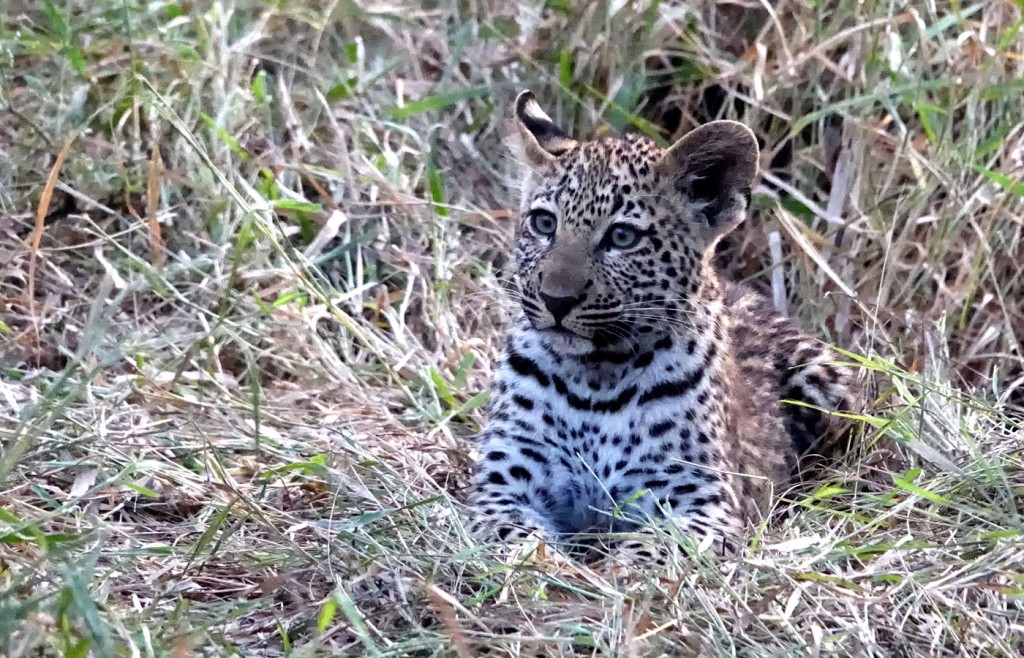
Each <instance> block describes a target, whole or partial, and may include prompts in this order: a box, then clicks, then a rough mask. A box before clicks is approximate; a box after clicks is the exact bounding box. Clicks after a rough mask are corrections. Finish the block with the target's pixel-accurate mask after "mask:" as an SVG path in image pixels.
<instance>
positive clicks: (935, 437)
mask: <svg viewBox="0 0 1024 658" xmlns="http://www.w3.org/2000/svg"><path fill="white" fill-rule="evenodd" d="M769 9H770V11H769ZM1022 9H1024V7H1022V5H1021V3H1020V2H1019V0H994V1H992V2H983V3H977V4H969V5H965V4H961V3H946V2H937V3H902V2H892V3H881V2H875V1H874V0H866V1H854V0H828V1H822V2H816V3H815V2H779V3H756V2H750V3H745V2H711V1H709V2H700V3H687V4H677V3H665V2H662V3H657V2H634V3H625V2H612V3H608V2H602V3H569V2H555V1H551V2H547V3H546V4H542V3H539V2H529V3H523V4H514V3H502V2H470V1H466V2H458V3H436V4H435V3H423V4H421V3H407V4H402V3H399V2H393V3H388V2H379V3H369V2H331V3H319V2H313V1H312V0H307V1H305V2H295V3H283V2H276V3H269V2H268V3H263V2H255V0H235V1H234V2H219V3H207V2H173V1H161V0H158V1H156V2H148V3H130V2H115V1H114V0H94V1H93V2H81V1H79V0H43V1H41V2H26V1H24V0H9V2H8V4H7V5H6V11H5V13H4V14H3V15H2V16H0V272H2V280H0V364H2V368H3V370H2V372H0V444H2V452H0V654H2V655H5V656H11V657H22V656H86V655H92V656H112V655H117V656H129V655H131V656H173V657H175V658H178V657H183V656H191V655H195V656H199V655H203V656H221V655H243V656H285V655H287V656H329V655H330V656H336V655H356V654H366V655H458V656H469V655H476V654H478V653H479V652H480V651H481V649H482V648H484V647H488V648H490V649H491V650H492V651H494V652H495V653H497V654H499V655H501V654H504V655H562V654H573V655H583V654H590V655H629V656H632V655H660V654H667V655H707V656H718V655H743V656H782V655H793V656H804V655H848V656H954V655H955V656H1019V655H1021V652H1022V651H1024V639H1022V636H1024V614H1022V609H1024V573H1022V571H1024V569H1022V567H1021V564H1022V562H1024V536H1022V532H1024V519H1022V511H1021V510H1022V509H1024V463H1022V462H1024V452H1022V451H1024V432H1022V430H1021V427H1020V418H1021V416H1020V414H1019V403H1020V402H1021V398H1022V391H1024V388H1022V387H1021V386H1020V384H1021V382H1020V380H1021V378H1022V372H1024V371H1022V369H1021V362H1022V356H1024V353H1022V350H1021V344H1020V338H1019V337H1020V336H1022V335H1024V318H1022V313H1021V311H1022V309H1021V304H1022V299H1024V269H1022V265H1021V263H1022V262H1024V244H1022V241H1021V239H1020V238H1021V232H1022V230H1024V221H1022V217H1024V183H1022V182H1021V181H1022V175H1024V110H1022V105H1021V101H1020V99H1021V97H1022V94H1024V82H1022V81H1024V27H1022V26H1024V23H1022ZM526 87H529V88H531V89H533V90H534V91H535V92H536V93H537V95H538V97H539V98H540V99H541V101H542V103H543V104H544V106H545V107H546V108H547V109H548V110H549V112H550V113H551V114H552V115H553V116H555V117H556V118H557V119H558V120H559V121H561V122H562V123H563V124H564V125H566V127H567V128H569V129H570V130H571V131H572V132H573V133H574V134H577V135H595V134H602V133H603V132H606V131H622V130H636V131H641V132H644V133H646V134H649V135H651V136H653V137H655V138H658V139H661V140H664V141H666V142H667V141H671V140H672V139H673V138H674V137H677V136H678V135H680V134H683V133H684V132H685V131H687V130H689V129H691V128H692V127H693V126H695V125H697V124H699V123H701V122H704V121H707V120H710V119H712V118H719V117H720V118H732V119H739V120H742V121H744V122H745V123H746V124H747V125H750V126H751V127H752V128H754V129H755V130H756V131H757V133H758V135H759V137H760V138H761V139H762V140H763V144H764V151H765V156H764V162H763V164H764V175H763V177H762V181H761V184H760V186H759V187H758V189H757V190H756V191H755V194H754V206H755V212H754V214H753V216H752V218H751V219H750V221H749V222H747V224H746V225H745V226H744V227H742V228H741V229H740V230H739V232H738V233H737V234H736V235H735V236H734V237H733V238H731V239H730V240H728V241H727V242H726V243H725V244H724V245H723V247H722V254H721V262H722V264H723V265H724V266H725V267H726V269H727V270H728V271H729V273H730V275H731V276H733V277H735V278H740V279H743V280H746V281H748V282H750V283H752V284H753V285H756V286H759V287H761V288H763V289H764V290H765V291H766V292H768V293H769V294H772V295H773V296H774V298H775V300H776V303H777V304H778V305H779V306H780V307H784V308H786V309H787V310H788V311H789V312H790V313H792V314H793V315H795V316H797V317H798V318H800V320H801V321H802V322H803V323H804V324H805V325H807V326H808V327H809V328H812V329H813V330H814V331H815V332H817V334H818V335H820V336H821V337H822V338H823V339H824V340H826V341H828V342H830V343H833V344H835V345H838V346H840V347H841V348H843V349H845V350H847V352H846V353H845V354H844V357H843V358H844V359H847V360H849V361H850V362H853V363H855V364H856V365H857V367H858V371H859V373H860V374H859V377H860V380H861V381H862V382H863V384H864V387H865V391H866V392H867V396H866V402H867V403H868V405H867V407H866V408H864V409H858V410H857V413H855V414H852V415H853V416H854V417H853V418H852V419H851V420H853V421H854V424H855V429H854V432H853V445H852V448H851V452H850V454H849V455H848V457H847V458H846V459H845V461H844V463H843V464H840V465H838V466H836V467H835V468H834V469H833V470H830V471H829V472H828V473H826V474H823V475H821V476H820V479H819V480H818V481H816V482H814V483H812V484H811V485H810V486H809V487H807V488H806V489H805V490H802V491H801V492H798V493H794V494H793V495H790V496H786V497H784V498H783V499H782V500H781V501H780V504H779V510H778V513H777V514H776V515H774V516H773V518H772V519H771V520H770V521H769V522H768V523H767V524H765V525H764V526H763V527H761V528H758V532H757V533H756V536H755V537H754V538H753V539H752V540H751V542H750V544H749V545H748V546H746V547H745V548H744V549H743V551H742V553H741V555H740V556H739V557H737V558H736V559H732V560H727V561H716V560H714V559H710V558H706V557H704V558H694V559H685V560H680V561H678V562H676V563H674V564H671V565H669V568H668V569H667V570H666V571H664V572H662V573H658V574H649V573H632V572H628V573H618V574H612V573H605V572H600V573H598V572H590V571H587V570H586V569H583V568H574V567H571V566H567V565H564V564H559V563H557V562H554V561H552V560H551V558H550V556H549V555H546V554H544V553H543V551H541V553H540V554H534V555H532V556H531V555H524V556H523V563H522V564H518V565H505V564H503V563H502V562H500V561H499V560H498V557H499V554H498V553H497V552H496V551H495V550H493V549H492V548H490V547H485V546H478V545H476V544H474V543H473V542H471V541H470V540H469V538H468V537H467V536H466V531H465V525H464V524H463V521H462V517H461V514H462V511H463V507H462V501H463V497H464V494H465V486H466V482H467V466H468V463H469V455H470V449H471V437H472V435H473V434H474V432H476V431H477V429H478V427H479V424H480V423H481V422H482V416H481V408H482V405H483V404H484V402H485V401H486V396H487V393H486V391H487V382H488V381H489V378H490V375H491V369H492V363H493V359H494V358H495V356H496V351H497V349H498V347H499V345H500V337H501V334H502V329H503V327H504V326H505V325H506V323H507V322H508V319H509V314H508V311H509V310H510V309H511V300H510V297H509V295H508V294H507V292H506V291H505V289H504V282H505V281H506V280H507V278H508V275H509V271H508V257H509V250H508V247H509V242H510V237H511V236H510V231H509V224H510V222H509V217H510V209H511V208H514V207H515V201H514V199H515V191H514V189H513V188H514V181H513V180H512V179H510V177H509V174H510V173H511V171H512V169H513V167H511V166H510V165H511V164H512V163H511V162H510V161H509V156H508V155H507V152H506V151H505V149H504V148H503V146H502V138H503V135H504V134H505V131H506V130H507V124H506V123H505V121H506V119H507V118H508V111H509V104H510V101H511V100H512V99H513V98H514V96H515V94H516V93H517V92H518V91H520V90H521V89H523V88H526Z"/></svg>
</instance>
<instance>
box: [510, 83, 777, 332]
mask: <svg viewBox="0 0 1024 658" xmlns="http://www.w3.org/2000/svg"><path fill="white" fill-rule="evenodd" d="M516 118H517V124H518V127H519V134H520V137H521V144H520V149H521V155H522V156H523V157H522V158H521V160H522V161H523V162H525V163H526V165H527V167H526V171H525V175H524V181H523V197H522V200H521V207H520V217H519V222H518V224H517V228H516V239H515V260H516V264H517V275H518V277H517V278H518V284H519V290H520V293H521V295H520V296H521V304H522V308H523V312H524V314H525V316H526V318H527V319H528V320H529V322H530V323H531V324H532V325H533V327H534V328H535V329H537V330H540V331H543V332H547V333H550V334H553V335H556V336H558V337H559V338H560V339H561V341H563V342H569V343H576V344H580V343H603V342H614V341H618V340H624V339H632V338H635V337H637V336H638V335H640V334H644V333H649V332H650V331H651V329H652V328H653V327H656V326H667V325H671V324H673V323H679V324H685V322H686V319H687V315H688V310H689V307H690V301H691V300H692V299H693V297H694V296H695V295H696V294H697V293H698V291H699V290H700V287H701V285H702V273H703V270H704V267H703V265H704V263H705V259H706V257H707V255H708V254H709V253H710V252H711V250H712V248H713V246H714V243H715V242H717V240H718V239H720V238H721V237H722V236H723V235H724V234H725V233H727V232H728V231H730V230H732V228H734V227H735V226H736V225H737V224H738V223H739V222H740V221H741V220H742V219H743V216H744V214H745V212H746V208H747V205H748V202H749V194H750V186H751V184H752V180H753V177H754V175H755V174H756V171H757V159H758V151H757V142H756V140H755V139H754V136H753V135H752V134H751V132H750V131H749V130H748V129H747V128H745V127H743V126H742V125H741V124H738V123H734V122H725V121H721V122H714V123H711V124H708V125H706V126H703V127H701V128H698V129H697V130H695V131H693V132H691V133H690V134H688V135H687V136H686V137H684V138H683V139H682V140H680V141H679V142H677V143H676V144H675V145H674V146H672V147H671V148H669V149H661V148H660V147H659V146H658V145H657V144H656V143H655V142H653V141H652V140H650V139H648V138H645V137H641V136H629V137H624V138H604V139H600V140H597V141H592V142H584V143H580V142H576V141H575V140H572V139H570V138H569V137H567V136H566V135H565V133H564V132H563V131H561V130H560V129H559V128H558V127H557V126H555V124H554V123H553V122H552V121H551V119H550V118H549V117H548V116H547V115H546V114H545V113H544V112H543V110H541V109H540V107H539V105H538V104H537V102H536V100H535V99H534V98H533V95H532V94H531V93H530V92H528V91H527V92H523V94H521V95H520V97H519V99H518V100H517V103H516Z"/></svg>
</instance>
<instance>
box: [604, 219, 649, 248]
mask: <svg viewBox="0 0 1024 658" xmlns="http://www.w3.org/2000/svg"><path fill="white" fill-rule="evenodd" d="M640 238H641V233H640V231H638V230H636V229H635V228H633V227H632V226H629V225H628V224H616V225H615V226H612V227H611V229H609V231H608V233H606V234H605V236H604V241H605V243H606V244H607V246H609V247H612V248H614V249H629V248H630V247H635V246H636V243H637V242H640Z"/></svg>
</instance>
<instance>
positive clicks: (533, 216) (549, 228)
mask: <svg viewBox="0 0 1024 658" xmlns="http://www.w3.org/2000/svg"><path fill="white" fill-rule="evenodd" d="M530 226H532V227H533V230H534V231H536V232H537V233H538V234H539V235H554V234H555V231H556V230H557V229H558V219H556V218H555V216H554V215H552V214H551V213H549V212H548V211H547V210H533V211H531V212H530Z"/></svg>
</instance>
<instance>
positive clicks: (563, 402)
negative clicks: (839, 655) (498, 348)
mask: <svg viewBox="0 0 1024 658" xmlns="http://www.w3.org/2000/svg"><path fill="white" fill-rule="evenodd" d="M511 114H512V115H513V117H512V123H514V125H515V128H514V129H513V130H511V131H510V132H511V133H512V138H511V142H512V149H513V150H512V153H513V158H512V159H513V160H515V161H516V162H517V163H518V165H519V167H520V169H521V171H520V177H519V180H520V201H519V212H518V213H515V220H514V221H515V228H514V235H513V239H514V247H513V255H514V259H513V261H514V273H513V278H514V282H513V283H514V285H513V287H512V290H513V291H514V297H515V298H516V300H517V302H518V303H517V305H516V309H515V317H514V320H510V325H511V330H510V331H509V333H508V336H507V337H506V339H505V342H504V346H503V349H502V353H501V357H500V359H499V360H498V362H497V366H496V368H495V376H494V380H493V385H492V386H491V397H490V400H489V402H488V405H487V410H486V414H487V420H486V423H485V424H484V425H483V429H482V431H481V432H480V434H479V435H478V436H477V437H476V442H475V448H476V449H475V457H474V467H473V474H472V493H471V495H470V508H471V510H472V517H471V518H472V521H471V523H470V533H471V534H472V535H473V536H474V537H477V538H478V539H481V540H486V541H495V542H514V541H519V540H526V539H531V538H532V539H534V540H536V541H540V542H543V543H544V544H547V545H550V546H555V547H558V546H577V547H579V546H583V547H585V548H586V547H589V548H590V549H593V547H594V546H595V545H596V544H595V541H594V538H595V537H597V538H601V537H614V536H615V535H616V533H636V532H640V533H641V534H643V533H648V534H649V533H653V532H655V531H656V529H657V528H658V527H663V528H664V527H668V528H669V529H674V530H675V531H678V533H680V534H681V535H682V536H686V537H691V538H693V540H694V541H698V542H699V541H703V540H708V541H712V542H715V543H716V544H717V545H733V546H735V545H736V542H739V541H741V540H742V538H743V536H744V533H745V532H746V531H748V530H749V529H750V528H751V526H753V525H755V524H757V523H760V522H761V521H762V520H764V518H765V516H766V514H768V512H769V510H770V508H771V505H772V504H773V501H774V500H775V499H776V498H777V497H778V496H779V495H781V492H782V491H784V490H785V489H786V487H787V486H790V485H791V484H792V483H794V482H795V481H797V480H798V479H799V477H800V472H801V465H802V464H804V463H806V462H807V461H808V460H809V459H811V456H812V455H815V454H818V455H820V454H822V453H823V452H824V449H823V448H821V446H823V445H827V444H829V437H830V436H831V437H832V439H833V443H834V439H835V437H836V436H837V435H838V433H839V427H838V425H839V423H838V421H837V419H838V418H841V417H842V415H843V413H844V412H847V411H849V409H850V405H851V404H852V399H853V398H852V396H853V372H852V368H851V366H850V365H849V363H844V362H843V361H842V360H841V359H840V358H839V355H838V354H837V353H836V352H835V351H834V350H833V349H832V348H831V347H830V346H829V345H827V344H826V343H824V342H823V341H821V340H818V339H816V338H814V337H812V336H811V335H809V334H807V333H805V332H804V331H803V330H802V329H801V328H800V327H799V325H798V324H797V323H796V322H795V321H794V320H792V319H791V318H789V317H787V316H785V315H782V314H780V313H779V312H778V311H776V309H775V305H774V304H773V303H772V302H771V301H770V300H769V299H768V298H767V297H766V296H764V295H763V294H762V293H760V292H758V291H755V290H754V289H753V288H750V287H749V286H745V285H742V284H739V283H734V282H730V281H726V280H723V277H721V276H720V275H719V274H718V272H717V270H716V267H715V264H714V261H713V257H714V254H715V248H716V245H717V244H718V242H719V241H720V240H721V238H722V237H723V236H725V235H727V234H729V233H730V232H731V231H733V230H734V229H736V228H737V227H738V226H739V225H740V224H741V223H742V222H743V221H744V219H745V218H746V216H747V214H748V210H749V208H750V204H751V197H752V189H753V186H754V183H755V179H756V177H757V175H758V170H759V160H760V153H759V146H758V142H757V139H756V137H755V135H754V133H753V132H752V131H751V130H750V129H748V128H747V127H746V126H744V125H743V124H742V123H740V122H736V121H728V120H718V121H713V122H710V123H707V124H704V125H702V126H700V127H697V128H694V129H692V130H690V131H689V132H688V133H687V134H685V135H684V136H683V137H682V138H680V139H679V140H677V141H676V142H675V143H674V144H672V145H671V146H669V147H667V148H666V147H662V146H660V145H659V144H658V143H657V142H656V141H655V140H653V139H652V138H650V137H647V136H644V135H642V134H639V133H633V134H625V135H605V136H601V137H598V138H595V139H591V140H589V141H587V140H580V141H578V140H576V139H574V138H572V137H570V136H569V135H568V134H567V133H566V132H565V131H564V130H563V129H562V128H560V127H559V126H558V125H557V124H556V123H555V122H554V121H553V120H552V119H551V117H550V116H549V115H548V114H547V113H546V112H545V111H544V110H543V109H542V108H541V106H540V104H539V102H538V100H537V98H536V96H535V95H534V93H533V92H532V91H530V90H528V89H527V90H525V91H522V92H521V93H520V94H519V95H518V96H517V98H516V100H515V102H514V106H513V111H512V112H511ZM665 524H668V526H666V525H665ZM633 536H634V541H633V542H632V543H631V544H630V546H631V547H632V548H633V550H635V551H639V556H640V557H639V559H641V560H642V559H645V558H650V557H652V556H653V553H654V552H656V551H655V550H653V549H652V550H647V549H646V548H644V547H645V546H648V545H649V542H646V541H645V540H644V539H643V538H641V539H636V538H635V537H636V535H633ZM644 536H646V535H644ZM602 541H603V540H602ZM601 545H602V546H608V545H609V544H606V543H601ZM611 545H612V546H614V543H613V544H611ZM623 546H625V544H623Z"/></svg>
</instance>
